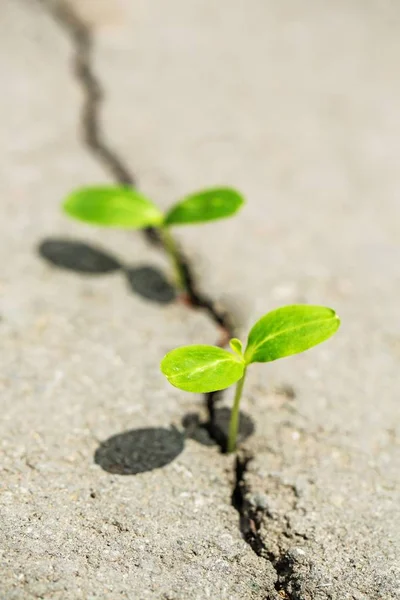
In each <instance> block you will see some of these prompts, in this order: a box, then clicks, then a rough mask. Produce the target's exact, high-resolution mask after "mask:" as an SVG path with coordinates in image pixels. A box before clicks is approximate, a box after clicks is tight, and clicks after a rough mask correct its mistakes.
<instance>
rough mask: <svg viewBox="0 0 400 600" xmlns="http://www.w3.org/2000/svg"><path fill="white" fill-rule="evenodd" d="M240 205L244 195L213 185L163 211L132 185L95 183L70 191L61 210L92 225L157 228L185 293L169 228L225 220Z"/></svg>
mask: <svg viewBox="0 0 400 600" xmlns="http://www.w3.org/2000/svg"><path fill="white" fill-rule="evenodd" d="M243 204H244V199H243V197H242V196H241V195H240V194H239V193H238V192H237V191H235V190H234V189H231V188H213V189H208V190H204V191H201V192H197V193H195V194H191V195H190V196H187V197H185V198H183V199H182V200H181V201H180V202H178V203H177V204H175V205H174V206H173V207H172V208H170V209H169V210H168V211H167V212H166V213H165V214H164V213H163V212H162V211H161V210H160V209H159V208H158V207H157V206H156V205H155V204H154V203H153V202H152V201H151V200H149V199H148V198H147V197H146V196H144V195H143V194H141V193H140V192H138V191H137V190H135V189H133V188H130V187H119V186H94V187H85V188H80V189H78V190H76V191H74V192H72V193H71V194H70V195H69V196H68V197H67V198H66V200H65V201H64V204H63V209H64V211H65V212H66V213H67V214H68V215H69V216H70V217H73V218H75V219H78V220H79V221H84V222H85V223H89V224H91V225H98V226H101V227H114V228H119V229H147V228H154V229H156V230H157V231H158V232H159V235H160V238H161V240H162V242H163V245H164V247H165V249H166V251H167V253H168V255H169V257H170V260H171V263H172V267H173V270H174V274H175V283H176V286H177V288H178V289H179V290H180V291H181V292H184V291H187V292H188V291H189V290H188V289H187V288H188V282H187V276H186V271H185V268H184V265H183V262H182V260H181V257H180V254H179V250H178V247H177V244H176V241H175V239H174V237H173V236H172V234H171V232H170V228H171V227H174V226H178V225H193V224H196V223H206V222H208V221H216V220H219V219H225V218H227V217H230V216H232V215H234V214H235V213H236V212H238V210H239V209H240V208H241V207H242V206H243Z"/></svg>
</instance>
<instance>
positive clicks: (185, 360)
mask: <svg viewBox="0 0 400 600" xmlns="http://www.w3.org/2000/svg"><path fill="white" fill-rule="evenodd" d="M339 325H340V320H339V317H338V316H337V315H336V313H335V311H334V310H332V309H331V308H325V307H323V306H310V305H293V306H284V307H282V308H278V309H276V310H273V311H272V312H269V313H267V314H266V315H264V316H263V317H261V319H260V320H259V321H257V323H256V324H255V325H254V326H253V328H252V329H251V331H250V333H249V336H248V339H247V346H246V350H245V351H244V352H243V345H242V342H241V341H240V340H238V339H236V338H233V339H231V340H230V347H231V349H232V352H229V351H228V350H224V349H223V348H218V347H216V346H206V345H194V346H183V347H181V348H176V349H175V350H172V351H171V352H169V353H168V354H166V355H165V356H164V358H163V360H162V362H161V371H162V372H163V374H164V375H165V376H166V378H167V379H168V381H169V382H170V383H171V384H172V385H173V386H175V387H177V388H179V389H181V390H185V391H187V392H198V393H200V392H201V393H207V392H215V391H217V390H223V389H225V388H227V387H229V386H231V385H232V384H234V383H236V393H235V399H234V402H233V408H232V413H231V419H230V424H229V432H228V443H227V451H228V452H233V451H234V450H235V448H236V438H237V432H238V424H239V406H240V399H241V396H242V391H243V385H244V381H245V377H246V371H247V367H248V366H249V365H250V364H251V363H255V362H261V363H263V362H270V361H273V360H277V359H278V358H284V357H285V356H291V355H292V354H299V353H300V352H304V351H305V350H308V349H309V348H312V347H313V346H316V345H317V344H320V343H321V342H323V341H325V340H327V339H328V338H330V337H331V336H332V335H333V334H334V333H335V332H336V331H337V329H338V328H339Z"/></svg>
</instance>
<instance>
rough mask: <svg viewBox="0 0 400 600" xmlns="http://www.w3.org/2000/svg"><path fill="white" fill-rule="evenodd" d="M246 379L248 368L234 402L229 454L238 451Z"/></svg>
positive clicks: (237, 388) (229, 436)
mask: <svg viewBox="0 0 400 600" xmlns="http://www.w3.org/2000/svg"><path fill="white" fill-rule="evenodd" d="M245 378H246V367H245V369H244V371H243V376H242V378H241V379H239V381H238V382H237V384H236V392H235V399H234V401H233V407H232V412H231V420H230V423H229V434H228V445H227V452H234V451H235V449H236V438H237V433H238V429H239V406H240V399H241V397H242V391H243V385H244V380H245Z"/></svg>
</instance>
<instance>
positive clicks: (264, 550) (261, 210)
mask: <svg viewBox="0 0 400 600" xmlns="http://www.w3.org/2000/svg"><path fill="white" fill-rule="evenodd" d="M65 6H68V8H69V9H72V11H73V13H72V14H73V15H75V16H74V20H73V22H71V21H67V20H66V15H68V13H65V11H64V12H62V13H61V14H60V13H59V12H57V11H58V9H59V7H60V2H59V0H47V1H44V0H43V1H42V2H39V1H33V2H32V1H30V2H28V1H27V0H3V3H2V7H1V9H0V15H1V19H0V22H1V29H2V38H1V44H2V49H3V52H2V53H1V58H0V78H1V87H2V89H3V90H6V93H3V94H2V96H1V99H0V107H1V114H2V115H3V117H2V131H3V136H2V144H1V161H0V171H1V177H0V189H1V192H2V193H1V197H2V203H3V204H2V205H3V220H2V225H1V244H2V245H1V251H2V256H3V267H2V274H1V278H0V293H1V307H0V316H1V321H0V327H1V331H2V347H3V354H2V356H3V360H2V365H3V366H2V373H1V380H0V386H1V390H2V391H1V400H0V405H1V408H2V415H3V418H2V422H1V425H0V427H1V445H0V453H1V469H2V477H1V487H0V514H1V522H2V525H1V527H0V542H1V543H0V552H1V554H0V565H1V580H0V596H1V597H2V598H3V597H4V598H5V599H7V600H8V599H10V600H11V599H12V600H14V599H15V600H19V599H22V600H25V599H30V598H46V600H47V599H50V600H57V599H60V600H61V599H63V600H64V599H66V600H69V599H71V600H72V599H77V598H82V599H89V598H90V599H94V598H99V599H100V598H110V599H114V598H126V599H129V600H130V599H133V598H135V599H136V598H140V599H142V598H143V599H146V598H149V599H150V598H165V599H169V600H180V599H182V600H183V599H186V598H194V599H198V600H203V599H206V598H218V599H221V600H225V599H226V600H228V599H229V600H231V599H232V600H236V599H238V600H239V599H244V600H247V599H260V600H261V599H269V600H279V598H286V599H289V600H392V599H396V598H398V597H399V596H398V589H399V570H398V564H399V530H400V523H399V510H398V507H399V500H400V481H399V467H400V461H399V442H398V440H399V437H398V436H399V416H400V414H399V403H398V389H399V384H400V377H399V361H400V353H399V340H400V329H399V320H398V302H397V298H398V296H399V291H400V277H399V264H400V245H399V227H400V226H399V222H400V219H399V217H400V208H399V207H400V204H399V202H398V196H399V191H400V180H399V175H398V168H397V158H396V157H397V156H398V155H399V150H400V148H399V146H400V143H399V139H400V122H399V119H398V110H397V107H398V105H399V100H400V98H399V96H400V86H399V84H398V81H396V77H395V74H396V72H397V62H398V61H397V56H398V55H399V51H400V48H399V46H400V42H399V40H400V36H399V35H398V33H399V28H400V11H399V7H398V6H397V4H396V3H394V2H390V1H388V2H383V3H381V4H379V5H378V4H377V3H373V2H368V3H363V4H361V3H359V2H357V0H352V1H351V2H344V1H341V2H338V3H335V6H329V5H328V4H321V3H318V2H316V1H313V0H307V2H305V3H303V4H302V6H301V10H300V7H299V6H298V4H297V3H296V2H295V1H294V0H291V1H289V2H287V3H285V4H284V5H279V6H278V5H276V4H274V3H272V2H263V1H261V0H254V2H251V3H244V2H242V1H239V0H238V1H237V2H234V3H229V4H228V3H223V4H218V5H216V4H215V3H212V2H209V1H208V0H207V1H206V2H203V3H200V2H198V3H187V2H183V0H172V2H169V3H165V2H162V0H155V1H154V2H152V3H149V2H144V1H135V2H133V1H130V0H120V1H119V2H111V1H108V0H98V1H97V2H93V1H92V2H91V1H90V0H80V1H79V2H78V1H76V0H73V1H72V0H69V1H68V4H67V5H65ZM53 10H55V11H56V13H55V14H52V11H53ZM71 25H72V28H71ZM338 41H339V42H340V43H339V44H338ZM378 48H379V53H378V52H377V49H378ZM85 53H86V54H85ZM77 59H78V60H77ZM77 67H78V69H80V71H79V70H78V71H77ZM88 67H89V69H90V72H89V73H87V72H86V73H85V69H87V68H88ZM82 74H83V76H84V77H85V76H86V78H87V76H88V75H89V77H90V76H93V75H95V77H96V78H97V79H96V81H95V82H93V81H92V84H94V85H92V88H91V89H92V92H93V94H94V96H93V97H92V99H91V100H92V108H93V102H94V104H95V105H96V102H98V101H99V99H100V96H96V92H97V94H98V92H99V90H98V89H97V90H96V84H100V87H101V88H102V94H103V95H102V97H101V102H98V104H97V105H96V106H97V109H98V111H99V112H98V114H97V115H95V116H97V118H98V121H97V122H95V123H93V122H92V124H91V122H90V118H91V117H93V114H88V113H86V126H87V127H86V130H85V128H84V127H83V125H84V122H83V121H82V118H83V116H84V114H85V112H84V111H85V110H87V109H88V100H90V98H88V88H87V87H86V88H85V86H82ZM89 108H90V102H89ZM99 125H100V127H101V131H97V129H96V128H97V127H98V126H99ZM90 127H92V129H91V130H90ZM93 127H95V131H93ZM84 131H85V133H86V135H83V134H84ZM98 133H100V134H101V139H99V138H98V137H96V135H97V134H98ZM88 134H89V135H88ZM113 180H119V181H124V180H125V181H127V182H129V181H135V182H137V184H138V185H139V186H140V188H141V189H142V190H143V191H145V192H146V193H148V194H149V195H152V196H153V197H154V198H155V199H156V200H157V201H158V202H159V203H160V205H161V206H165V205H167V204H169V203H170V202H171V201H173V200H174V199H175V198H177V197H179V196H181V195H183V194H185V193H187V192H188V191H191V190H195V189H197V188H200V187H202V186H207V185H213V184H220V183H228V184H230V185H235V186H237V187H238V188H240V189H241V190H242V191H243V192H244V193H245V195H246V196H247V198H248V205H247V206H246V208H245V210H244V211H243V213H242V214H241V215H240V216H239V217H238V218H237V219H234V220H232V221H226V222H221V223H216V224H213V225H207V229H204V230H203V228H201V227H199V228H186V229H182V230H179V231H177V235H178V238H179V240H180V241H181V242H182V246H183V248H184V251H185V252H186V253H187V255H188V257H189V259H190V264H191V266H192V269H193V271H194V274H195V276H196V281H197V284H198V286H199V289H200V290H201V291H202V292H204V293H206V294H208V296H209V297H210V298H211V299H213V300H214V301H215V302H216V303H217V305H218V306H219V305H222V306H226V307H228V308H229V310H230V311H231V314H232V315H233V316H234V318H235V322H236V324H237V326H238V329H239V333H240V334H242V337H243V336H244V335H245V333H246V331H247V329H248V326H249V324H250V323H251V322H252V321H253V320H254V319H255V318H256V317H258V316H260V315H261V314H263V313H264V312H266V311H267V310H268V309H270V308H273V307H275V306H276V305H278V304H289V303H291V302H312V303H320V304H327V305H332V306H333V307H334V308H335V309H336V310H337V311H338V313H339V314H340V316H341V317H342V321H343V324H342V329H341V331H340V333H339V334H338V335H337V336H336V337H335V338H334V339H333V340H331V341H330V342H328V343H327V344H326V345H324V346H323V347H321V348H319V349H315V350H314V351H310V352H309V353H306V354H304V355H302V356H299V357H294V358H290V359H287V360H284V361H281V362H280V363H273V364H271V365H259V366H255V367H254V368H253V369H252V370H251V371H250V373H249V381H248V384H247V386H246V389H245V397H244V402H243V410H244V411H245V412H246V413H247V414H249V415H251V417H252V418H253V420H254V422H255V426H256V431H255V433H254V435H253V436H252V437H251V438H249V439H248V440H246V441H245V442H244V451H245V452H246V453H247V454H248V455H249V456H251V457H252V459H251V460H250V461H249V463H248V464H247V468H246V470H245V471H244V472H243V473H242V475H241V479H240V481H239V488H240V489H239V490H237V491H240V495H241V503H242V504H241V506H236V509H235V508H234V506H232V505H231V496H232V492H233V490H234V488H235V459H234V458H233V457H228V456H224V455H222V454H221V453H220V452H219V450H218V448H217V447H216V446H215V445H214V446H213V445H212V443H211V442H212V440H209V439H208V440H207V439H202V440H200V441H203V444H200V443H198V441H196V439H189V438H197V439H200V438H199V436H198V435H197V436H196V435H190V436H189V435H185V432H184V429H183V426H182V419H183V418H184V417H185V416H187V415H190V414H192V413H196V412H197V413H199V414H201V415H202V417H203V418H204V419H206V418H207V413H206V410H205V407H204V399H203V398H201V397H197V396H195V395H190V394H184V393H181V392H178V390H175V389H173V388H170V387H169V386H168V385H167V384H166V382H165V381H164V380H163V378H162V376H161V374H160V373H159V370H158V363H159V360H160V359H161V358H162V356H163V354H164V353H165V352H166V351H167V350H169V349H170V348H172V347H175V346H177V345H180V344H186V343H194V342H198V343H214V342H215V341H216V339H217V337H218V335H219V332H218V331H217V327H216V326H215V323H213V322H212V320H211V319H210V316H209V315H208V314H206V313H205V312H204V311H200V310H198V311H194V310H190V309H189V308H187V307H185V306H183V305H181V304H178V303H169V304H164V305H159V304H157V303H154V302H151V301H150V302H149V301H147V300H146V299H144V298H143V297H142V296H140V295H138V293H137V291H138V289H139V288H138V284H135V285H132V276H133V275H132V273H133V272H135V273H136V274H137V273H138V272H139V271H140V269H141V268H142V267H146V268H147V267H149V266H151V268H154V269H159V270H161V271H162V272H164V273H168V268H169V267H168V263H167V261H166V259H165V257H164V256H163V254H162V252H161V251H160V249H158V248H156V247H154V246H152V245H151V244H149V243H147V242H146V240H145V239H144V238H143V237H142V236H140V235H139V234H135V233H132V234H131V233H124V232H122V233H121V232H114V231H104V230H101V231H99V230H96V229H91V228H88V227H85V226H83V225H79V224H77V223H74V222H69V221H68V220H67V219H66V218H64V217H63V216H62V215H61V214H60V211H59V204H60V201H61V199H62V198H63V196H64V195H65V194H66V193H67V192H68V191H69V190H70V189H71V187H75V186H79V185H84V184H89V183H92V182H107V181H113ZM46 240H47V241H48V243H47V246H46V247H47V249H49V248H50V249H51V251H52V252H53V253H54V249H55V248H57V252H58V253H59V254H60V252H61V251H63V252H64V254H63V259H62V260H63V261H64V267H65V263H68V265H69V266H70V265H71V261H73V260H75V259H74V256H75V255H74V256H73V255H72V250H74V252H75V253H78V254H79V256H80V257H81V260H83V259H82V244H85V245H87V246H88V248H86V251H85V252H86V254H85V263H84V265H83V266H82V265H81V266H82V269H81V270H84V269H86V272H87V271H90V270H92V271H93V272H94V271H97V274H94V273H92V274H91V275H87V274H86V275H85V274H82V273H80V274H79V273H75V272H71V270H66V269H65V268H64V269H63V270H61V269H58V268H56V267H55V266H54V264H51V263H50V264H49V262H48V261H45V260H43V256H40V255H39V253H38V252H37V248H38V246H39V245H40V244H41V243H42V244H43V242H44V241H46ZM49 240H52V242H51V243H50V244H49ZM65 240H67V241H68V243H66V242H65ZM57 244H58V245H57ZM68 244H70V245H68ZM97 248H100V249H102V251H103V253H104V255H100V253H99V252H98V251H97ZM66 252H67V256H66V254H65V253H66ZM59 254H58V259H57V260H59V259H60V256H59ZM210 257H212V260H211V258H210ZM52 260H53V261H54V254H53V259H52ZM100 263H101V264H100ZM128 269H129V270H128ZM129 273H130V275H129ZM135 286H136V287H135ZM135 290H136V293H132V292H135ZM128 323H129V326H127V324H128ZM221 402H222V404H223V405H226V406H229V403H230V392H228V393H227V394H225V395H224V397H223V399H222V401H221ZM202 433H203V434H204V431H203V432H202ZM206 442H209V445H207V444H206ZM134 473H136V474H134ZM237 510H240V512H241V515H239V514H238V512H237Z"/></svg>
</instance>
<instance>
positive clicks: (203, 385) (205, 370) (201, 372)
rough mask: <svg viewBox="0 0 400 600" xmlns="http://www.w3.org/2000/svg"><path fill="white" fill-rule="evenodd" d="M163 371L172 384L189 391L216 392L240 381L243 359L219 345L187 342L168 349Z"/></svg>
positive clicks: (162, 364)
mask: <svg viewBox="0 0 400 600" xmlns="http://www.w3.org/2000/svg"><path fill="white" fill-rule="evenodd" d="M161 371H162V372H163V373H164V375H165V377H166V378H167V379H168V381H169V382H170V384H171V385H173V386H175V387H177V388H179V389H181V390H185V391H186V392H199V393H200V392H201V393H205V392H215V391H217V390H223V389H225V388H227V387H229V386H230V385H232V383H235V382H236V381H238V380H239V379H240V378H241V377H242V375H243V371H244V363H243V361H239V359H238V358H237V357H236V356H235V355H234V354H231V353H230V352H228V351H227V350H223V349H222V348H217V347H216V346H203V345H199V346H183V347H182V348H176V349H175V350H172V351H171V352H168V354H166V355H165V356H164V358H163V360H162V361H161Z"/></svg>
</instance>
